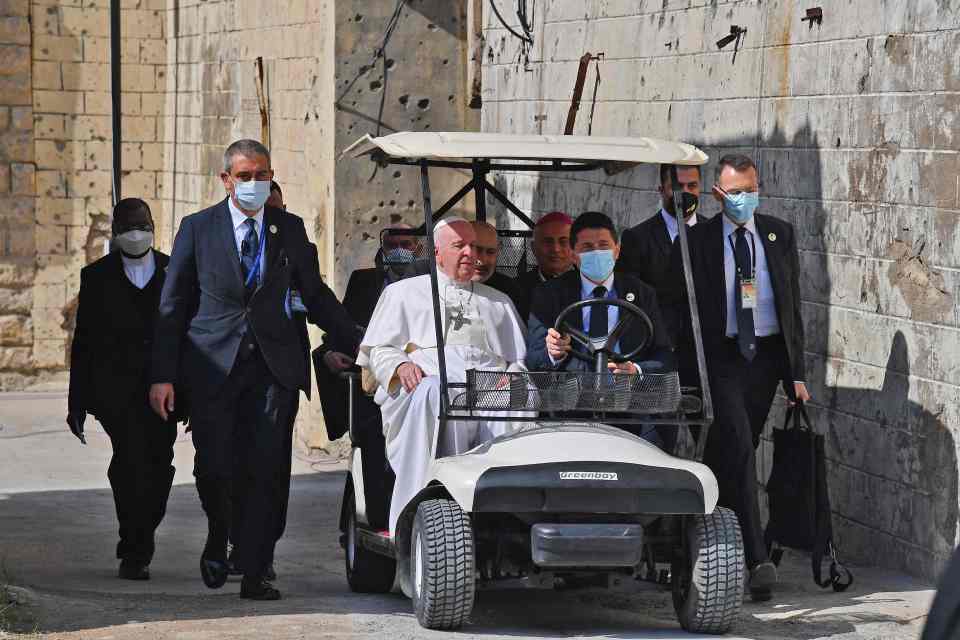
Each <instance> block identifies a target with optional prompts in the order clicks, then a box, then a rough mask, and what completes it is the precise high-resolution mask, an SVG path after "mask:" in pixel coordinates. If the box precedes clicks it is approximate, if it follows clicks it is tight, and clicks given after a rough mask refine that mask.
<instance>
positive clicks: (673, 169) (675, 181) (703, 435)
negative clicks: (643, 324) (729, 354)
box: [670, 164, 713, 460]
mask: <svg viewBox="0 0 960 640" xmlns="http://www.w3.org/2000/svg"><path fill="white" fill-rule="evenodd" d="M701 170H702V169H701ZM670 184H671V190H672V192H673V193H672V195H673V210H674V211H675V212H678V213H679V212H681V211H683V208H682V205H681V198H680V196H681V187H680V179H679V178H678V177H677V165H675V164H674V165H670ZM693 215H696V213H694V214H693ZM682 218H683V214H682V213H679V215H678V217H677V229H678V230H679V233H678V234H677V236H678V237H679V238H680V257H681V258H682V260H683V280H684V285H685V286H686V287H687V303H688V304H689V306H690V324H691V328H692V330H693V344H694V348H695V350H696V353H697V373H698V374H699V375H700V392H701V394H703V420H704V425H703V428H702V429H700V434H699V437H698V438H697V449H696V453H695V454H694V457H695V459H696V460H703V454H704V450H705V449H706V446H707V435H708V433H709V431H710V425H711V423H712V422H713V401H712V399H711V397H710V381H709V379H708V378H707V359H706V356H705V355H704V352H703V334H702V333H701V327H700V308H699V307H698V306H697V290H696V289H695V288H694V286H693V272H692V270H691V268H690V244H689V242H688V240H687V225H686V221H685V220H683V219H682Z"/></svg>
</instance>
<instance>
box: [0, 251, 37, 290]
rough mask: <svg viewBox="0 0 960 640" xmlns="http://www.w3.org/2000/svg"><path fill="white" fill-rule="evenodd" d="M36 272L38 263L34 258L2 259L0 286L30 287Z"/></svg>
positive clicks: (0, 262)
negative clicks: (36, 263)
mask: <svg viewBox="0 0 960 640" xmlns="http://www.w3.org/2000/svg"><path fill="white" fill-rule="evenodd" d="M35 274H36V265H35V264H34V261H33V259H32V258H20V259H15V258H4V260H2V261H0V287H15V288H24V287H29V286H30V285H32V284H33V279H34V276H35Z"/></svg>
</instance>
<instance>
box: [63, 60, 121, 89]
mask: <svg viewBox="0 0 960 640" xmlns="http://www.w3.org/2000/svg"><path fill="white" fill-rule="evenodd" d="M61 68H62V70H63V88H64V89H66V90H67V91H109V90H110V65H109V64H101V63H99V62H64V63H63V64H62V65H61Z"/></svg>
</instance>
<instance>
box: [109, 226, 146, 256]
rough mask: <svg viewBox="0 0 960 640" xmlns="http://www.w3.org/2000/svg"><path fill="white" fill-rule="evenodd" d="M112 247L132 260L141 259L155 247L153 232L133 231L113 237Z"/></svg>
mask: <svg viewBox="0 0 960 640" xmlns="http://www.w3.org/2000/svg"><path fill="white" fill-rule="evenodd" d="M112 245H113V246H114V247H116V248H117V249H120V251H122V252H123V253H124V254H126V255H127V256H129V257H132V258H139V257H140V256H142V255H143V254H145V253H146V252H147V251H149V250H150V247H152V246H153V231H143V230H141V229H133V230H132V231H127V232H126V233H121V234H120V235H118V236H114V237H113V241H112Z"/></svg>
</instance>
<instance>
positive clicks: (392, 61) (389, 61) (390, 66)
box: [387, 58, 397, 69]
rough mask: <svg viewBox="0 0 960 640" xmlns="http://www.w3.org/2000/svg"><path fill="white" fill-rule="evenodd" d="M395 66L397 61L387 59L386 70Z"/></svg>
mask: <svg viewBox="0 0 960 640" xmlns="http://www.w3.org/2000/svg"><path fill="white" fill-rule="evenodd" d="M396 64H397V61H396V60H394V59H393V58H387V69H393V68H394V67H395V66H396Z"/></svg>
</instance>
